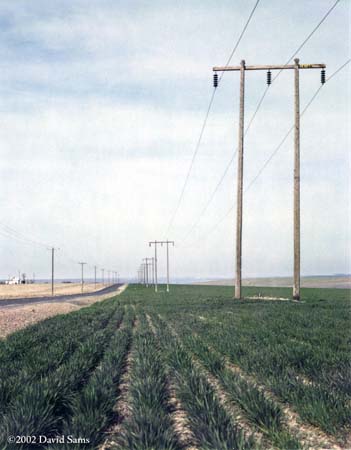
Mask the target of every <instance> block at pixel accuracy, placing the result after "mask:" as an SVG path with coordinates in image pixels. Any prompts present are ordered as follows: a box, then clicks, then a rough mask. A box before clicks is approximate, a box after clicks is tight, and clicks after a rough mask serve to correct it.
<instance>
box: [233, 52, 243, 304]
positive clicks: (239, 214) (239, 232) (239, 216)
mask: <svg viewBox="0 0 351 450" xmlns="http://www.w3.org/2000/svg"><path fill="white" fill-rule="evenodd" d="M244 98H245V61H241V63H240V111H239V143H238V173H237V193H236V199H237V210H236V283H235V298H241V272H242V270H241V260H242V239H243V181H244V174H243V170H244Z"/></svg>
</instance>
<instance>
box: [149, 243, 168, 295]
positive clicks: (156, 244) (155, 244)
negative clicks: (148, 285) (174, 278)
mask: <svg viewBox="0 0 351 450" xmlns="http://www.w3.org/2000/svg"><path fill="white" fill-rule="evenodd" d="M159 244H161V247H162V246H163V244H166V246H167V292H169V250H168V245H169V244H172V245H173V246H174V241H169V240H168V239H167V240H166V241H151V242H149V247H151V245H154V246H155V292H157V246H158V245H159Z"/></svg>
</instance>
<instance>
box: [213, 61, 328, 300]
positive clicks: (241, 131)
mask: <svg viewBox="0 0 351 450" xmlns="http://www.w3.org/2000/svg"><path fill="white" fill-rule="evenodd" d="M325 67H326V65H325V64H299V59H297V58H296V59H295V60H294V64H284V65H258V66H247V65H246V64H245V61H241V63H240V66H224V67H213V71H214V72H229V71H240V116H239V145H238V177H237V217H236V281H235V292H234V297H235V298H236V299H239V298H241V275H242V215H243V164H244V158H243V156H244V97H245V72H246V71H247V70H267V71H268V74H267V83H268V84H271V72H270V71H271V70H279V71H282V70H286V69H288V70H294V72H295V140H294V286H293V298H294V299H296V300H299V299H300V94H299V71H300V69H325ZM268 75H269V76H268ZM217 83H218V77H216V80H215V87H217ZM322 83H323V81H322Z"/></svg>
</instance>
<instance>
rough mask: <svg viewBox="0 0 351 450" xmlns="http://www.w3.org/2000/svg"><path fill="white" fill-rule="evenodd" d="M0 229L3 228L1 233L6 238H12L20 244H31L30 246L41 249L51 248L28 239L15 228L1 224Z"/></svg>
mask: <svg viewBox="0 0 351 450" xmlns="http://www.w3.org/2000/svg"><path fill="white" fill-rule="evenodd" d="M0 227H1V228H2V231H1V233H2V234H3V235H4V236H6V237H10V238H12V239H15V240H17V241H19V242H22V243H25V244H29V245H35V246H40V247H45V248H47V247H49V245H48V244H44V243H43V242H40V241H37V240H34V239H31V238H28V237H26V235H25V234H24V233H22V232H20V231H17V230H15V229H14V228H12V227H9V226H8V225H5V224H4V223H1V222H0Z"/></svg>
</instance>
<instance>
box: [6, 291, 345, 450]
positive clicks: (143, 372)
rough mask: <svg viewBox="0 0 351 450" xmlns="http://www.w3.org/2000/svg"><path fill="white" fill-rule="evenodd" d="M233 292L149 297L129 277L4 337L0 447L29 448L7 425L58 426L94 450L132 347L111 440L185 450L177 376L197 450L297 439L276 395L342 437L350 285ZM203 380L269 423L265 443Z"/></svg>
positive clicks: (44, 430) (33, 429)
mask: <svg viewBox="0 0 351 450" xmlns="http://www.w3.org/2000/svg"><path fill="white" fill-rule="evenodd" d="M243 292H244V296H246V297H248V296H253V295H257V294H258V293H260V294H261V295H267V296H275V297H289V296H290V294H291V292H290V289H285V288H252V287H250V288H244V290H243ZM232 294H233V288H229V287H215V286H213V287H212V286H171V292H170V293H169V294H167V293H166V292H165V287H164V286H160V292H159V293H157V294H155V293H154V291H153V289H152V288H149V289H147V288H145V287H143V286H137V285H131V286H130V287H129V288H128V289H127V290H126V291H125V292H124V293H123V294H122V295H121V296H119V297H116V298H112V299H109V300H106V301H103V302H99V303H97V304H95V305H93V306H91V307H88V308H84V309H81V310H79V311H75V312H73V313H70V314H66V315H60V316H56V317H52V318H50V319H47V320H44V321H43V322H41V323H38V324H36V325H33V326H30V327H28V328H26V329H24V330H22V331H18V332H16V333H13V334H12V335H10V336H8V337H7V339H4V340H1V341H0V449H1V450H5V449H12V448H16V449H21V448H22V449H25V448H29V447H28V446H26V445H25V444H23V445H16V444H15V445H12V444H9V443H7V441H6V438H7V436H9V435H26V436H27V435H40V434H42V435H46V436H48V437H55V436H59V435H61V434H62V433H63V434H72V435H78V434H79V437H85V438H88V439H89V440H90V443H89V444H88V445H85V444H82V445H78V444H75V448H83V449H84V448H86V449H91V450H93V449H97V448H99V445H100V444H101V442H102V441H103V439H104V436H105V434H104V433H105V432H106V431H107V429H108V427H109V425H110V424H111V421H113V420H116V412H115V411H114V407H115V403H116V401H117V400H118V395H119V384H120V382H121V376H122V373H123V371H124V370H125V361H126V357H127V354H128V352H129V351H131V355H132V361H131V370H130V373H129V377H130V390H129V402H130V407H131V410H132V414H131V417H129V419H128V420H125V421H123V418H120V420H122V423H121V426H122V430H123V432H122V433H121V434H120V435H119V436H115V437H116V438H117V439H116V441H117V442H118V448H120V449H126V448H131V449H135V450H151V449H154V450H157V449H160V450H161V449H166V448H168V449H181V448H182V444H181V443H180V442H179V436H178V435H177V433H176V432H175V428H174V423H173V419H172V413H173V412H172V408H171V407H170V402H169V399H170V391H169V382H170V381H171V382H172V386H173V387H174V390H175V393H176V396H177V398H178V400H179V401H180V403H181V406H182V409H183V410H184V411H185V412H186V414H187V427H188V428H189V429H190V430H191V431H192V433H193V436H194V439H195V441H196V445H197V446H198V447H199V448H200V449H201V450H210V449H217V450H218V449H223V450H228V449H238V450H240V449H241V450H244V449H251V448H254V449H258V448H270V447H274V448H279V449H284V450H287V449H291V450H296V449H297V448H300V446H301V445H300V443H299V442H298V440H297V439H296V435H294V434H291V432H289V427H288V424H287V423H286V419H285V416H284V413H283V411H282V407H281V404H286V405H287V406H289V407H290V408H291V409H292V410H293V411H295V412H297V413H298V414H299V416H300V417H301V419H302V420H303V421H304V422H305V424H306V425H308V424H312V425H315V426H317V427H319V428H320V429H321V430H323V431H324V432H325V433H326V434H328V435H329V436H330V438H333V439H334V440H335V439H336V440H339V442H340V443H343V442H345V436H346V433H348V432H349V431H350V428H349V425H348V424H349V423H350V416H351V381H350V380H351V377H350V341H351V332H350V326H349V324H350V291H349V290H341V289H340V290H339V289H302V301H301V302H292V301H263V300H253V299H243V300H233V298H232ZM146 314H149V315H150V317H151V318H152V321H153V324H154V327H155V331H156V335H154V333H153V329H152V328H150V326H149V323H148V321H147V320H146ZM134 317H135V318H136V320H137V323H138V326H137V327H136V328H135V329H134V328H133V323H134V322H133V320H134ZM120 327H121V329H119V328H120ZM174 331H175V332H176V335H175V334H174ZM130 349H131V350H130ZM228 362H230V363H232V364H235V365H236V366H239V367H240V369H241V372H242V374H243V376H240V375H238V374H237V373H234V372H233V371H231V370H230V369H229V367H228ZM208 376H211V377H214V378H215V379H216V380H217V383H219V386H220V387H221V389H222V391H223V392H224V393H225V395H226V397H227V398H228V400H229V401H230V402H231V405H232V406H234V405H235V408H239V409H240V410H241V412H242V416H243V418H244V419H245V422H246V423H248V424H249V425H250V428H251V429H252V430H253V431H260V432H261V433H263V435H264V440H263V441H262V442H257V441H255V439H254V438H253V437H252V436H249V435H248V434H247V433H243V431H242V426H241V425H242V424H241V423H240V421H239V423H235V422H234V421H233V420H234V419H233V417H232V416H231V414H230V407H231V406H230V404H228V405H227V406H223V404H222V403H221V400H220V398H219V396H218V392H217V391H216V389H215V388H214V387H213V385H212V384H211V383H210V382H209V379H208ZM254 380H256V381H254ZM258 385H260V386H258ZM262 389H263V390H266V391H271V392H272V393H273V394H274V396H275V397H274V398H272V397H271V396H267V394H264V393H263V391H262ZM275 398H277V399H278V400H279V402H277V401H276V400H275ZM58 447H59V446H56V447H55V445H54V446H52V445H51V447H50V446H45V445H37V446H31V447H30V448H31V449H32V448H33V449H36V448H37V449H44V448H52V449H54V448H58ZM60 448H65V446H60ZM67 448H73V447H71V446H70V447H68V446H67Z"/></svg>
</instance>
